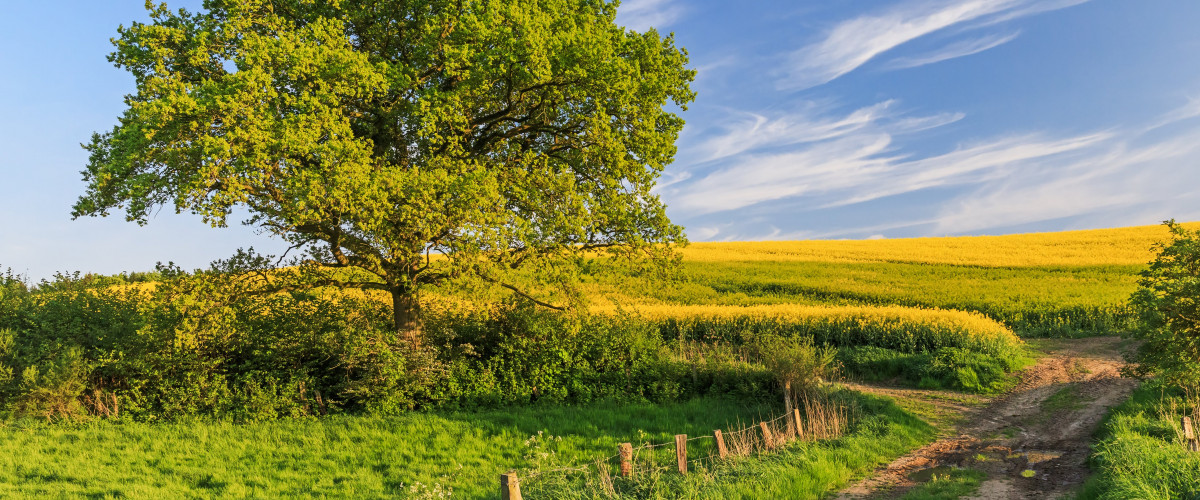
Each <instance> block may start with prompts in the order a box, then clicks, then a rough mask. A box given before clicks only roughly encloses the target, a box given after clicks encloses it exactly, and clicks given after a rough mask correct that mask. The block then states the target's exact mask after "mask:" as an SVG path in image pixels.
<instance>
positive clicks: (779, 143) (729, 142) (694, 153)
mask: <svg viewBox="0 0 1200 500" xmlns="http://www.w3.org/2000/svg"><path fill="white" fill-rule="evenodd" d="M828 108H829V107H828V106H822V105H819V104H816V103H812V102H809V103H805V104H804V105H802V106H800V109H799V110H796V111H790V112H777V113H774V114H770V115H768V114H766V113H748V112H739V111H731V112H729V114H728V116H725V117H721V118H720V119H719V120H715V121H717V122H719V123H721V125H719V126H717V127H714V128H713V129H711V130H707V131H703V132H701V136H700V137H694V138H691V139H692V140H691V141H689V142H699V144H695V145H692V146H688V147H687V148H686V153H685V154H686V155H687V158H686V159H684V160H685V161H686V162H687V163H689V164H691V165H697V164H704V163H708V162H713V161H718V160H721V159H724V158H728V157H732V156H737V155H740V154H742V153H745V152H747V151H763V150H767V149H774V148H784V147H788V146H797V145H802V144H810V143H816V142H822V141H829V140H834V139H838V138H843V137H847V136H850V135H854V134H860V133H863V132H865V131H869V130H881V129H886V130H887V132H888V133H889V134H904V133H912V132H919V131H922V130H928V129H931V128H936V127H941V126H945V125H948V124H951V123H954V122H956V121H958V120H961V119H963V117H964V116H966V115H964V114H963V113H939V114H935V115H929V116H911V115H907V114H905V113H904V112H902V111H900V110H898V109H897V108H898V105H897V102H896V101H895V100H887V101H883V102H879V103H876V104H873V105H870V106H864V107H862V108H859V109H856V110H854V111H852V112H850V113H849V114H846V115H844V116H829V115H830V112H829V109H828Z"/></svg>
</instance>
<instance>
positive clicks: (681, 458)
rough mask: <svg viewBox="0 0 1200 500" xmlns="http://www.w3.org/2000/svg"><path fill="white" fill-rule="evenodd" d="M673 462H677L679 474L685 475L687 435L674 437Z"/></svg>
mask: <svg viewBox="0 0 1200 500" xmlns="http://www.w3.org/2000/svg"><path fill="white" fill-rule="evenodd" d="M675 460H676V461H678V462H679V473H680V474H687V434H676V435H675Z"/></svg>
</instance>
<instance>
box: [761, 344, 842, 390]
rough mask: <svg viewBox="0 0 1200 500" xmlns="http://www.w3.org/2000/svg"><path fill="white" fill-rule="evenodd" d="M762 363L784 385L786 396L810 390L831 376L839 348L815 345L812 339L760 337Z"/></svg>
mask: <svg viewBox="0 0 1200 500" xmlns="http://www.w3.org/2000/svg"><path fill="white" fill-rule="evenodd" d="M757 347H758V349H759V356H760V357H761V359H762V364H763V366H764V367H765V368H766V369H767V371H768V372H770V373H771V374H772V375H774V376H775V379H776V380H777V381H778V382H779V385H780V386H781V387H783V388H784V391H785V394H784V397H785V398H791V397H792V394H793V393H801V394H802V393H807V392H810V391H812V390H814V389H816V388H817V387H819V384H820V383H821V382H823V381H825V380H827V379H830V378H832V377H831V375H832V374H833V368H834V367H833V361H834V356H835V355H836V354H837V350H835V349H833V348H831V347H828V346H824V347H817V346H814V345H813V343H812V340H811V339H805V338H799V339H797V338H790V339H789V338H780V337H766V338H760V339H759V340H758V346H757Z"/></svg>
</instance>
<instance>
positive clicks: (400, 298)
mask: <svg viewBox="0 0 1200 500" xmlns="http://www.w3.org/2000/svg"><path fill="white" fill-rule="evenodd" d="M392 321H393V326H394V327H395V328H396V332H397V333H399V334H400V336H401V337H402V338H403V339H404V341H405V342H407V343H408V344H409V345H410V346H412V347H414V348H416V347H420V346H421V338H422V334H421V303H420V302H419V301H417V294H415V293H410V292H406V291H404V290H400V289H394V290H392Z"/></svg>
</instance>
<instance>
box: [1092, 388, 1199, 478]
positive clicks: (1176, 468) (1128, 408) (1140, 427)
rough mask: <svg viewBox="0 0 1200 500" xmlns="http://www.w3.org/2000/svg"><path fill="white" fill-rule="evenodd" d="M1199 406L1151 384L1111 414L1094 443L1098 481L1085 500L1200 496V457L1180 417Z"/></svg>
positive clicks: (1195, 412) (1193, 413)
mask: <svg viewBox="0 0 1200 500" xmlns="http://www.w3.org/2000/svg"><path fill="white" fill-rule="evenodd" d="M1198 403H1200V401H1197V399H1196V398H1189V397H1186V396H1185V395H1183V394H1182V393H1181V392H1179V391H1178V390H1177V389H1169V388H1164V387H1162V386H1160V385H1159V384H1157V383H1155V382H1148V383H1146V384H1145V385H1144V386H1143V387H1142V388H1140V389H1138V390H1137V391H1135V392H1134V394H1133V396H1132V397H1131V398H1130V399H1129V400H1128V401H1126V402H1125V403H1123V404H1121V405H1120V406H1118V407H1117V408H1115V409H1113V411H1112V414H1111V415H1110V416H1109V419H1108V421H1107V422H1106V423H1105V425H1104V427H1103V429H1102V431H1101V432H1102V438H1101V439H1100V441H1099V443H1097V444H1096V447H1095V454H1094V456H1093V463H1094V466H1095V468H1096V469H1097V476H1096V477H1095V478H1094V479H1093V480H1092V481H1091V482H1090V483H1089V485H1088V487H1087V488H1086V489H1085V491H1084V492H1083V493H1082V494H1081V495H1080V498H1082V499H1103V500H1118V499H1129V498H1138V499H1143V500H1175V499H1181V500H1191V499H1194V498H1196V497H1197V495H1200V454H1198V453H1194V452H1189V451H1187V449H1186V448H1185V446H1184V439H1183V430H1182V428H1181V423H1180V420H1181V419H1180V417H1182V416H1184V415H1187V416H1191V417H1192V418H1193V421H1200V420H1196V418H1197V417H1200V404H1198Z"/></svg>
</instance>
